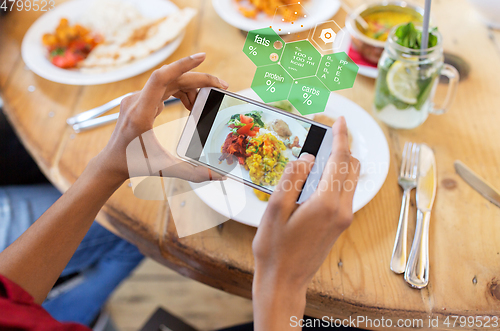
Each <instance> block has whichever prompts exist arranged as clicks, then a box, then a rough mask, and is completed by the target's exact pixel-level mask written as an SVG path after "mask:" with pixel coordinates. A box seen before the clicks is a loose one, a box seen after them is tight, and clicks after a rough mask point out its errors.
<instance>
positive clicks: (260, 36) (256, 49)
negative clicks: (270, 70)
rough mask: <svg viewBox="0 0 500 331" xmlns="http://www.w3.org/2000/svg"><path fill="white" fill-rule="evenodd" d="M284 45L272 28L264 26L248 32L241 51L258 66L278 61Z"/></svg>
mask: <svg viewBox="0 0 500 331" xmlns="http://www.w3.org/2000/svg"><path fill="white" fill-rule="evenodd" d="M284 47H285V42H284V41H283V39H281V37H280V36H278V35H277V34H276V32H274V30H273V29H271V28H264V29H258V30H252V31H249V32H248V35H247V39H246V40H245V45H244V46H243V52H244V53H245V54H246V55H247V56H248V58H249V59H250V60H252V62H253V63H254V64H255V65H256V66H258V67H260V66H265V65H269V64H274V63H278V61H279V59H280V57H281V54H282V53H283V48H284Z"/></svg>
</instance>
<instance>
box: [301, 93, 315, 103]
mask: <svg viewBox="0 0 500 331" xmlns="http://www.w3.org/2000/svg"><path fill="white" fill-rule="evenodd" d="M311 96H312V94H307V93H304V95H303V98H304V99H305V100H304V102H302V103H307V105H308V106H310V105H312V103H313V102H312V100H311Z"/></svg>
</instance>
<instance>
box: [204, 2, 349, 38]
mask: <svg viewBox="0 0 500 331" xmlns="http://www.w3.org/2000/svg"><path fill="white" fill-rule="evenodd" d="M212 4H213V6H214V9H215V11H216V12H217V14H218V15H219V16H220V17H221V18H222V19H223V20H224V21H226V22H227V23H228V24H230V25H232V26H234V27H236V28H238V29H241V30H244V31H251V30H256V29H262V28H266V27H269V26H272V27H273V29H275V31H278V29H281V31H283V32H284V33H286V32H290V33H296V32H301V31H306V30H309V29H312V28H314V27H315V26H316V24H318V23H320V22H325V21H329V20H330V19H331V18H332V17H333V15H335V14H336V13H337V11H338V10H339V8H340V1H339V0H309V1H307V2H306V3H304V4H303V7H304V9H305V10H306V12H307V17H304V18H301V19H300V21H297V23H300V24H290V23H282V22H280V21H279V20H275V21H274V22H273V17H269V16H267V15H265V14H259V15H258V16H257V17H256V18H255V19H252V18H248V17H245V16H243V14H241V12H240V11H239V9H238V4H237V2H236V1H235V0H212ZM301 25H302V27H301ZM284 33H283V34H284ZM280 34H281V33H280Z"/></svg>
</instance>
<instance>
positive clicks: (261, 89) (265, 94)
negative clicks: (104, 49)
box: [252, 64, 293, 103]
mask: <svg viewBox="0 0 500 331" xmlns="http://www.w3.org/2000/svg"><path fill="white" fill-rule="evenodd" d="M292 83H293V79H292V77H290V75H289V74H288V73H287V72H286V71H285V69H283V67H282V66H280V65H279V64H271V65H268V66H263V67H258V68H257V70H256V71H255V76H254V78H253V81H252V89H253V90H254V91H255V93H257V94H258V95H259V97H260V98H261V99H262V101H264V102H266V103H269V102H273V101H281V100H286V99H287V98H288V94H289V93H290V88H291V87H292Z"/></svg>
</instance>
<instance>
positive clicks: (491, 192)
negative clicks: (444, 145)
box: [454, 160, 500, 207]
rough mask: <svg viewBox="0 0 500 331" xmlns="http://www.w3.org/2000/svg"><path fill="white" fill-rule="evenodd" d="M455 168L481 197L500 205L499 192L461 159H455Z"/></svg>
mask: <svg viewBox="0 0 500 331" xmlns="http://www.w3.org/2000/svg"><path fill="white" fill-rule="evenodd" d="M454 164H455V170H456V172H457V174H459V175H460V177H462V179H463V180H465V182H466V183H467V184H469V185H470V186H471V187H472V188H473V189H474V190H476V191H478V192H479V194H481V195H482V196H483V197H485V198H486V200H488V201H489V202H491V203H492V204H494V205H495V206H497V207H500V192H498V191H497V190H495V189H494V188H493V186H491V184H489V183H488V182H486V181H485V180H484V179H482V178H481V177H479V175H478V174H476V173H475V172H474V171H472V170H471V169H469V168H468V167H467V166H466V165H465V164H463V163H462V161H459V160H456V161H455V163H454Z"/></svg>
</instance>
